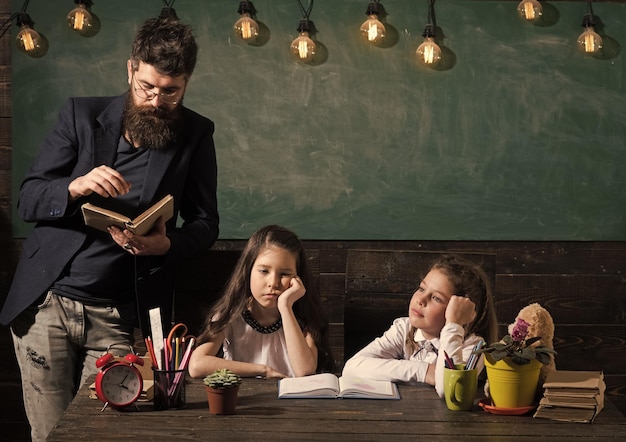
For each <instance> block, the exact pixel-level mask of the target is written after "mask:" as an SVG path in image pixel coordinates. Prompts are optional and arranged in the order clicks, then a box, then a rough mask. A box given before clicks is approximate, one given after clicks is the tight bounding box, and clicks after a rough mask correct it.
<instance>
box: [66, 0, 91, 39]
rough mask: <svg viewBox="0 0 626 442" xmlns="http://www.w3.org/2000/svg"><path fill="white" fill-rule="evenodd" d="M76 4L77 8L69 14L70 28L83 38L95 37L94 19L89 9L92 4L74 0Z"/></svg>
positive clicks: (87, 1) (82, 0)
mask: <svg viewBox="0 0 626 442" xmlns="http://www.w3.org/2000/svg"><path fill="white" fill-rule="evenodd" d="M74 3H76V7H75V8H74V9H72V10H71V11H70V12H69V14H67V24H68V26H69V27H70V29H72V30H73V31H76V32H78V33H79V34H80V35H82V36H83V37H88V36H91V35H93V34H94V29H95V28H94V18H93V15H92V14H91V12H89V10H88V8H87V6H88V5H90V4H91V2H90V1H89V0H74Z"/></svg>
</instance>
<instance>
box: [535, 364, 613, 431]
mask: <svg viewBox="0 0 626 442" xmlns="http://www.w3.org/2000/svg"><path fill="white" fill-rule="evenodd" d="M543 388H544V393H543V398H541V400H540V401H539V406H538V407H537V410H536V411H535V414H534V417H537V418H545V419H552V420H556V421H564V422H586V423H591V422H593V420H594V419H595V417H596V416H597V415H598V413H599V412H600V410H602V408H603V407H604V391H605V390H606V384H605V383H604V373H603V372H601V371H567V370H555V371H553V372H551V373H550V374H549V375H548V376H547V377H546V380H545V382H544V384H543Z"/></svg>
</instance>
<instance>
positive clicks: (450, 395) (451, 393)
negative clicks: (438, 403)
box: [448, 378, 461, 405]
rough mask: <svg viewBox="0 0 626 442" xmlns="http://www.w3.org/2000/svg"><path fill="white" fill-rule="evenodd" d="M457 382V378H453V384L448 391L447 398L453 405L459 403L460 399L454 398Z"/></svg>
mask: <svg viewBox="0 0 626 442" xmlns="http://www.w3.org/2000/svg"><path fill="white" fill-rule="evenodd" d="M458 383H459V380H458V378H457V379H455V380H454V384H452V388H450V390H449V391H448V400H449V401H450V402H452V403H453V404H454V405H461V401H459V400H458V399H457V398H456V385H457V384H458Z"/></svg>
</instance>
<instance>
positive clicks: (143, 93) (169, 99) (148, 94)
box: [133, 75, 180, 104]
mask: <svg viewBox="0 0 626 442" xmlns="http://www.w3.org/2000/svg"><path fill="white" fill-rule="evenodd" d="M133 81H134V82H135V86H133V89H134V90H135V94H137V96H138V97H139V98H141V99H142V100H147V101H150V100H152V99H154V97H156V96H157V95H158V96H159V100H161V101H162V102H163V103H165V104H177V103H178V101H179V99H178V94H180V91H175V92H170V93H165V92H154V91H152V90H150V89H145V88H143V87H141V86H140V85H139V84H138V83H137V82H136V81H135V76H134V75H133Z"/></svg>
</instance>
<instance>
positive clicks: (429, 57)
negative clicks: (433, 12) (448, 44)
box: [415, 24, 441, 67]
mask: <svg viewBox="0 0 626 442" xmlns="http://www.w3.org/2000/svg"><path fill="white" fill-rule="evenodd" d="M422 37H424V41H423V42H422V44H421V45H419V46H418V47H417V51H415V53H416V54H417V61H419V63H420V64H422V65H424V66H427V67H434V66H436V65H437V64H438V63H439V61H441V48H440V47H439V45H438V44H437V43H435V38H434V37H435V31H434V26H433V25H432V24H428V25H426V28H424V33H423V34H422Z"/></svg>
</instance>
